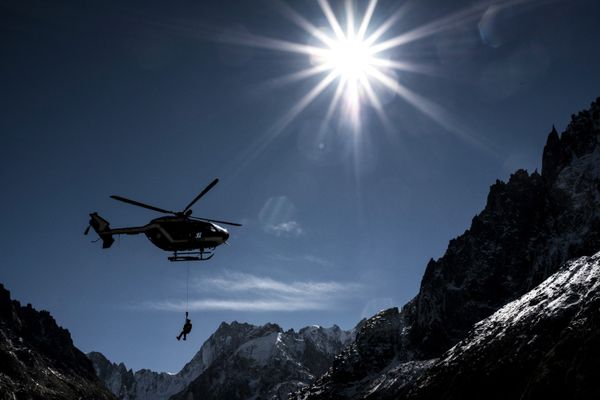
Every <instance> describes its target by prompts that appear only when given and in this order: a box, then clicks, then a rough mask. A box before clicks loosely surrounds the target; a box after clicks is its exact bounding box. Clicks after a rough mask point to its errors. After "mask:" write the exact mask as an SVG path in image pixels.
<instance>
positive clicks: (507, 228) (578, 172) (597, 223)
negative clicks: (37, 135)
mask: <svg viewBox="0 0 600 400" xmlns="http://www.w3.org/2000/svg"><path fill="white" fill-rule="evenodd" d="M599 143H600V99H598V100H597V101H596V102H594V103H592V105H591V108H590V110H587V111H583V112H581V113H579V114H578V115H574V116H573V118H572V121H571V123H570V124H569V126H568V127H567V129H566V130H565V132H564V133H563V134H562V135H561V136H560V137H559V135H558V133H557V132H556V130H554V129H553V130H552V132H551V133H550V135H549V137H548V142H547V144H546V146H545V148H544V154H543V163H542V164H543V165H542V174H541V175H540V174H539V173H537V172H534V173H532V174H529V173H527V172H526V171H523V170H520V171H517V172H516V173H514V174H513V175H512V176H511V177H510V179H509V181H508V182H506V183H505V182H501V181H497V182H496V183H495V184H494V185H493V186H492V187H491V188H490V193H489V195H488V199H487V204H486V206H485V208H484V210H483V211H482V212H481V213H480V214H479V215H477V216H475V218H473V221H472V224H471V227H470V228H469V229H468V230H467V231H466V232H465V233H464V234H463V235H461V236H459V237H458V238H456V239H454V240H451V241H450V243H449V245H448V249H447V251H446V253H445V254H444V256H443V257H441V258H440V259H438V260H435V261H434V260H431V261H430V262H429V263H428V265H427V268H426V271H425V274H424V276H423V279H422V282H421V287H420V290H419V293H418V294H417V296H416V297H415V298H414V299H413V300H411V301H410V302H409V303H408V304H406V305H405V306H404V307H403V308H402V310H401V311H400V313H394V312H391V311H387V312H386V313H384V314H383V315H385V318H386V319H387V320H388V325H387V326H388V329H387V330H385V331H384V332H376V330H373V331H372V334H369V333H367V332H363V333H362V335H361V334H360V333H359V335H357V343H356V344H355V345H352V346H351V347H350V348H348V349H346V350H345V351H344V352H342V353H341V354H340V355H339V356H338V357H337V358H336V360H335V361H334V363H333V366H332V368H331V369H330V370H329V371H328V372H327V373H326V374H325V375H324V376H322V377H321V378H319V379H318V380H317V381H316V382H315V384H314V385H312V386H311V387H310V388H305V389H304V390H302V391H300V392H298V393H296V394H294V396H293V397H294V398H303V399H318V398H366V397H377V396H378V395H379V394H378V393H383V392H384V391H387V390H391V391H392V392H393V391H394V390H396V389H397V388H398V387H399V386H402V385H398V382H400V381H403V382H405V383H409V382H412V381H413V380H414V379H416V378H417V377H418V376H419V375H420V374H421V373H423V371H424V370H426V369H427V368H428V367H430V366H431V365H434V364H435V358H436V357H439V356H441V355H442V354H443V352H444V351H446V350H447V349H449V348H450V347H451V346H453V345H455V344H456V343H457V342H458V341H459V340H461V339H463V338H464V337H465V335H466V334H467V332H468V331H469V329H470V328H471V327H472V325H473V324H474V323H476V322H478V321H480V320H482V319H484V318H486V317H488V316H489V315H491V314H492V313H494V312H495V311H496V310H498V309H499V308H500V307H502V306H503V305H504V304H506V303H508V302H510V301H512V300H515V299H517V298H518V297H520V296H521V295H523V294H525V293H527V292H528V291H529V290H531V289H533V288H534V287H535V286H536V285H538V284H539V283H541V282H542V281H544V280H545V279H546V278H548V277H549V276H550V275H552V274H553V273H554V272H556V271H557V269H558V268H559V267H560V266H561V265H562V264H564V262H566V261H567V260H570V259H573V258H575V257H579V256H585V255H588V256H589V255H592V254H594V253H595V252H596V251H598V250H599V249H600V144H599ZM374 318H375V319H377V318H381V315H379V316H375V317H374ZM371 320H373V319H371ZM373 322H374V321H373ZM372 325H373V324H371V323H369V322H368V323H367V324H366V325H365V328H366V329H369V327H371V326H372ZM361 336H362V337H372V339H371V341H374V342H382V343H389V347H388V353H387V354H386V356H385V357H383V359H382V358H379V359H378V361H377V362H373V361H371V360H370V358H371V348H370V347H369V346H363V347H361V346H360V345H359V343H358V342H359V341H360V340H361ZM382 360H383V361H382ZM348 371H353V372H352V373H351V374H349V373H348ZM403 385H404V384H403ZM394 388H396V389H394Z"/></svg>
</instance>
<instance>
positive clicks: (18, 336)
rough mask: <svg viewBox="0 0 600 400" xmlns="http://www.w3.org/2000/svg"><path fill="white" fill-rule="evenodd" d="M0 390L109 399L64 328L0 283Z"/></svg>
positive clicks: (9, 394) (16, 395)
mask: <svg viewBox="0 0 600 400" xmlns="http://www.w3.org/2000/svg"><path fill="white" fill-rule="evenodd" d="M0 393H2V395H3V398H7V399H9V398H12V399H81V398H85V399H114V397H113V396H112V394H111V393H110V392H109V391H108V390H106V389H105V388H104V386H103V385H102V383H101V382H100V381H99V380H98V378H97V377H96V375H95V373H94V369H93V367H92V363H91V362H90V361H89V360H88V359H87V357H86V356H85V354H83V353H82V352H81V351H79V350H78V349H77V348H75V346H73V341H72V340H71V335H70V334H69V331H67V330H66V329H63V328H61V327H59V326H58V325H57V324H56V321H55V320H54V318H52V316H51V315H50V314H49V313H48V312H47V311H37V310H35V309H33V308H32V307H31V305H30V304H28V305H27V306H26V307H22V306H21V304H20V303H19V302H18V301H14V300H11V298H10V292H9V291H8V290H6V289H5V288H4V286H3V285H1V284H0Z"/></svg>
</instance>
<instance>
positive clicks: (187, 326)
mask: <svg viewBox="0 0 600 400" xmlns="http://www.w3.org/2000/svg"><path fill="white" fill-rule="evenodd" d="M191 331H192V321H191V320H190V319H189V318H188V312H187V311H186V312H185V324H183V329H181V333H180V334H179V336H177V340H181V337H182V336H183V340H185V338H186V336H187V335H189V333H190V332H191Z"/></svg>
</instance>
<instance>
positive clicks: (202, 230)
mask: <svg viewBox="0 0 600 400" xmlns="http://www.w3.org/2000/svg"><path fill="white" fill-rule="evenodd" d="M218 182H219V179H215V180H213V181H212V182H211V183H209V184H208V186H206V187H205V188H204V190H202V191H201V192H200V193H199V194H198V195H197V196H196V197H195V198H194V199H193V200H192V201H191V202H190V204H188V205H187V206H186V207H185V208H184V209H183V210H182V211H178V212H176V211H170V210H165V209H162V208H159V207H154V206H151V205H148V204H144V203H142V202H139V201H135V200H130V199H127V198H125V197H121V196H115V195H112V196H110V197H111V198H112V199H115V200H118V201H122V202H124V203H127V204H131V205H134V206H138V207H142V208H146V209H148V210H152V211H157V212H159V213H163V214H171V215H167V216H164V217H158V218H155V219H153V220H151V221H150V222H149V223H147V224H146V225H144V226H137V227H127V228H115V229H111V227H110V225H109V223H108V221H107V220H105V219H104V218H102V217H101V216H100V215H98V213H97V212H93V213H91V214H90V222H89V226H88V227H87V228H86V230H85V231H84V233H83V234H84V235H87V234H88V232H89V230H90V228H94V231H95V232H96V233H97V234H98V236H100V239H101V240H102V248H103V249H108V248H109V247H110V246H112V244H113V243H114V241H115V239H114V238H113V235H123V234H124V235H137V234H140V233H143V234H145V235H146V237H147V238H148V239H149V240H150V241H151V242H152V244H154V245H155V246H156V247H158V248H160V249H162V250H164V251H168V252H173V255H172V256H170V257H168V260H169V261H206V260H210V259H211V258H212V256H213V255H214V254H213V250H214V249H215V248H216V247H217V246H219V245H221V244H223V243H226V244H228V243H227V239H228V238H229V232H227V229H225V228H223V227H221V226H219V225H217V224H223V225H232V226H242V225H241V224H238V223H235V222H227V221H219V220H215V219H210V218H199V217H192V209H191V207H192V206H193V205H194V204H195V203H196V202H197V201H198V200H199V199H200V198H201V197H202V196H204V195H205V194H206V193H208V191H209V190H211V189H212V188H213V187H214V186H215V185H216V184H217V183H218Z"/></svg>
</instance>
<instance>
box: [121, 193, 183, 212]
mask: <svg viewBox="0 0 600 400" xmlns="http://www.w3.org/2000/svg"><path fill="white" fill-rule="evenodd" d="M110 197H111V199H115V200H119V201H122V202H123V203H128V204H132V205H134V206H138V207H142V208H147V209H148V210H153V211H158V212H159V213H165V214H175V215H177V213H176V212H174V211H169V210H165V209H162V208H158V207H154V206H151V205H148V204H144V203H140V202H139V201H135V200H129V199H126V198H125V197H121V196H115V195H112V196H110Z"/></svg>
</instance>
